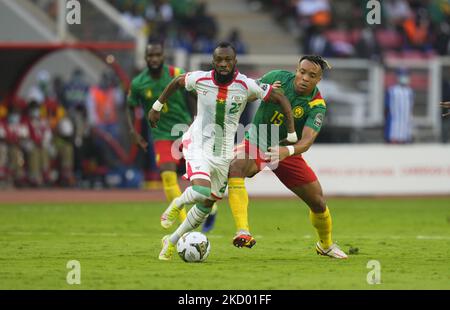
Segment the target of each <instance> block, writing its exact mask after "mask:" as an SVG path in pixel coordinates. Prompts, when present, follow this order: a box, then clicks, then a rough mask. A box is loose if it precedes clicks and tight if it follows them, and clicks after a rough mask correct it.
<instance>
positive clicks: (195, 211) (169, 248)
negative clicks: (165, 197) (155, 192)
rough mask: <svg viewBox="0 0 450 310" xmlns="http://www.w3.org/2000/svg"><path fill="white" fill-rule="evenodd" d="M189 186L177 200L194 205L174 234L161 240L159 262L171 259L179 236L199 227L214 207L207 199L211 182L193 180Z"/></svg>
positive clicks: (211, 201)
mask: <svg viewBox="0 0 450 310" xmlns="http://www.w3.org/2000/svg"><path fill="white" fill-rule="evenodd" d="M191 184H192V186H190V187H188V188H187V189H186V190H185V191H184V193H183V194H182V195H181V196H180V197H179V198H181V199H184V202H185V203H195V205H194V206H193V207H192V208H191V209H190V210H189V212H188V213H187V216H186V219H185V220H184V221H183V222H182V223H181V224H180V226H178V228H177V229H176V230H175V232H174V233H172V234H171V235H168V236H165V237H164V238H163V239H162V250H161V252H160V254H159V259H160V260H169V259H171V257H172V255H173V252H174V250H175V245H176V243H177V242H178V240H179V239H180V238H181V236H183V235H184V234H185V233H187V232H189V231H192V230H194V229H195V228H197V227H198V226H200V225H201V224H202V223H203V222H204V221H205V220H206V218H207V216H208V214H209V213H210V212H211V208H212V206H213V205H214V201H213V200H211V199H209V197H210V195H211V182H210V181H209V180H206V179H194V180H192V182H191ZM191 190H192V191H193V193H192V192H191ZM177 199H178V198H177ZM177 199H175V200H177Z"/></svg>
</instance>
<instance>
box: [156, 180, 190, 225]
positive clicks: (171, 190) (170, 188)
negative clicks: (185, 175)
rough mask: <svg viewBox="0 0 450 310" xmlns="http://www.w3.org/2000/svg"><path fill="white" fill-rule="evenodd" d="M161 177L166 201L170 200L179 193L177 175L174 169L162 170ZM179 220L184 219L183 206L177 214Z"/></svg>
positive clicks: (184, 210) (184, 211)
mask: <svg viewBox="0 0 450 310" xmlns="http://www.w3.org/2000/svg"><path fill="white" fill-rule="evenodd" d="M161 179H162V183H163V187H164V193H165V194H166V198H167V201H169V202H171V201H172V200H174V199H175V198H177V197H179V196H180V195H181V190H180V186H179V185H178V177H177V173H176V172H175V171H164V172H162V173H161ZM178 218H179V220H180V222H183V221H184V220H185V219H186V209H185V208H183V209H181V211H180V214H179V215H178Z"/></svg>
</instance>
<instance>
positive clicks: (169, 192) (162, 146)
mask: <svg viewBox="0 0 450 310" xmlns="http://www.w3.org/2000/svg"><path fill="white" fill-rule="evenodd" d="M145 60H146V63H147V68H146V69H144V71H142V72H141V73H140V74H139V75H137V76H136V77H135V78H134V79H133V81H132V83H131V88H130V92H129V95H128V109H127V115H128V117H127V118H128V126H129V129H130V133H131V135H132V137H133V141H134V143H136V144H137V145H139V146H140V147H141V148H142V149H143V150H144V151H145V152H147V148H148V143H147V141H145V139H144V138H143V137H142V135H140V134H139V133H138V132H136V130H135V129H134V125H133V116H134V109H135V108H136V107H137V106H138V105H142V106H143V108H144V111H145V115H147V114H148V112H149V111H150V109H151V107H152V106H151V105H152V103H153V102H154V101H156V99H157V98H159V97H160V96H161V93H162V92H163V90H164V88H165V87H166V86H167V85H168V84H169V83H170V82H171V81H172V79H173V78H175V77H177V76H179V75H180V74H182V73H184V70H183V69H181V68H178V67H174V66H170V65H166V64H164V45H163V43H162V42H161V41H156V40H155V41H150V42H149V44H148V45H147V48H146V56H145ZM191 100H192V99H191V98H190V96H189V95H188V96H187V95H186V94H185V93H183V92H182V91H181V90H179V91H177V92H175V93H174V94H173V96H171V97H170V99H169V100H168V102H167V104H165V105H164V109H163V110H162V111H161V112H162V114H161V119H160V122H159V124H158V127H157V128H153V129H152V130H151V132H152V139H153V141H154V149H155V153H156V164H157V165H158V168H159V170H160V173H161V179H162V183H163V187H164V193H165V195H166V198H167V201H169V202H172V200H173V199H175V198H177V197H178V196H180V195H181V190H180V186H179V184H178V176H177V166H178V164H179V162H180V161H179V159H177V158H175V157H174V156H173V154H172V145H173V143H174V141H175V140H177V139H178V138H180V136H181V135H182V132H180V133H178V132H177V133H176V134H175V135H172V132H171V131H172V128H173V127H174V126H175V125H177V124H186V125H189V124H190V123H191V122H192V117H191V114H190V113H189V110H191V111H193V110H194V109H195V106H194V105H193V104H192V105H191V104H190V105H189V108H190V109H189V108H188V102H190V101H191ZM185 218H186V211H185V210H184V209H183V210H182V211H181V212H180V215H179V219H180V221H184V219H185ZM214 218H215V215H213V216H212V217H211V218H210V220H209V223H208V224H209V225H208V227H207V228H208V229H207V230H210V229H212V227H213V224H214Z"/></svg>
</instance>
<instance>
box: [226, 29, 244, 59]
mask: <svg viewBox="0 0 450 310" xmlns="http://www.w3.org/2000/svg"><path fill="white" fill-rule="evenodd" d="M225 41H227V42H230V43H231V44H232V45H233V46H234V48H235V49H236V54H246V53H247V47H246V46H245V43H244V41H242V39H241V32H240V31H239V29H237V28H233V29H231V31H230V34H229V35H228V38H227V39H226V40H225Z"/></svg>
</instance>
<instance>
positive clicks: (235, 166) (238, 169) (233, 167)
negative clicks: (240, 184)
mask: <svg viewBox="0 0 450 310" xmlns="http://www.w3.org/2000/svg"><path fill="white" fill-rule="evenodd" d="M228 177H230V178H245V162H244V161H243V160H236V159H234V160H233V161H232V162H231V164H230V170H229V172H228Z"/></svg>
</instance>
